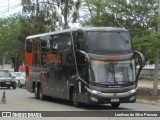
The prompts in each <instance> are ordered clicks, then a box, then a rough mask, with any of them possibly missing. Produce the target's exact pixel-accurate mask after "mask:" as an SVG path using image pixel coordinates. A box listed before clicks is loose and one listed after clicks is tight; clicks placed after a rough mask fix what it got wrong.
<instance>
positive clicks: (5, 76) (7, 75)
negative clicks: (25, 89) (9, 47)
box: [0, 72, 11, 78]
mask: <svg viewBox="0 0 160 120" xmlns="http://www.w3.org/2000/svg"><path fill="white" fill-rule="evenodd" d="M0 77H4V78H7V77H11V76H10V74H9V73H7V72H0Z"/></svg>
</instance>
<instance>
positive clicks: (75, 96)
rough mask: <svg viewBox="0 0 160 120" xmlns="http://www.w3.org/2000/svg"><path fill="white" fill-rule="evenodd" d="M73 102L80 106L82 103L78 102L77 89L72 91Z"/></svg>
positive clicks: (74, 104)
mask: <svg viewBox="0 0 160 120" xmlns="http://www.w3.org/2000/svg"><path fill="white" fill-rule="evenodd" d="M72 104H73V106H74V107H79V106H80V103H79V102H78V96H77V92H76V90H75V89H73V91H72Z"/></svg>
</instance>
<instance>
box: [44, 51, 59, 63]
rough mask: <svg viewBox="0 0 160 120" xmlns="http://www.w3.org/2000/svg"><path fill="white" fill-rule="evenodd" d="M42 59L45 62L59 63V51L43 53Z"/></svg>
mask: <svg viewBox="0 0 160 120" xmlns="http://www.w3.org/2000/svg"><path fill="white" fill-rule="evenodd" d="M42 60H43V62H45V63H47V62H55V63H60V62H61V59H60V53H57V54H48V55H43V56H42Z"/></svg>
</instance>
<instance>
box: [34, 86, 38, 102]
mask: <svg viewBox="0 0 160 120" xmlns="http://www.w3.org/2000/svg"><path fill="white" fill-rule="evenodd" d="M34 96H35V98H36V99H39V89H38V87H37V86H35V87H34Z"/></svg>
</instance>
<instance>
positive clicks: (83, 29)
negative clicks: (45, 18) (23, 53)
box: [26, 27, 127, 39]
mask: <svg viewBox="0 0 160 120" xmlns="http://www.w3.org/2000/svg"><path fill="white" fill-rule="evenodd" d="M74 31H127V30H126V29H125V28H117V27H80V28H70V29H64V30H58V31H53V32H47V33H42V34H37V35H31V36H28V37H27V38H26V39H32V38H37V37H42V36H48V35H56V34H60V33H65V32H74Z"/></svg>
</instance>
